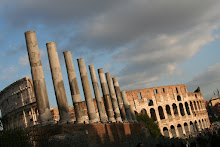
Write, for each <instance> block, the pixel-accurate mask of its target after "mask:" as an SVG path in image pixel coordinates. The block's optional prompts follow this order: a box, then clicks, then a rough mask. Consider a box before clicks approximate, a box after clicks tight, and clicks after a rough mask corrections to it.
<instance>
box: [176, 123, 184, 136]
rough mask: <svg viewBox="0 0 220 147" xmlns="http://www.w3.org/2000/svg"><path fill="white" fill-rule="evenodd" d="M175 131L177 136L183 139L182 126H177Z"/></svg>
mask: <svg viewBox="0 0 220 147" xmlns="http://www.w3.org/2000/svg"><path fill="white" fill-rule="evenodd" d="M177 130H178V132H179V135H180V136H179V137H184V135H183V128H182V126H181V125H180V124H178V125H177Z"/></svg>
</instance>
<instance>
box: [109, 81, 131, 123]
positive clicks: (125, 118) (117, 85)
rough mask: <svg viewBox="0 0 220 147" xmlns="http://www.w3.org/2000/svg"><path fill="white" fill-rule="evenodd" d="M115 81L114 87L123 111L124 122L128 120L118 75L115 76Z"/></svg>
mask: <svg viewBox="0 0 220 147" xmlns="http://www.w3.org/2000/svg"><path fill="white" fill-rule="evenodd" d="M112 79H113V83H114V87H115V93H116V96H117V100H118V105H119V110H120V113H121V118H122V120H123V121H124V122H127V121H128V120H127V117H126V113H125V107H124V104H123V100H122V96H121V91H120V88H119V83H118V78H117V77H113V78H112Z"/></svg>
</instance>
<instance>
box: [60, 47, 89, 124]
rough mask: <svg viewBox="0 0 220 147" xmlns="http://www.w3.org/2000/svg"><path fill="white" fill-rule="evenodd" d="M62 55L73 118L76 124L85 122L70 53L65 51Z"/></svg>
mask: <svg viewBox="0 0 220 147" xmlns="http://www.w3.org/2000/svg"><path fill="white" fill-rule="evenodd" d="M63 54H64V58H65V62H66V69H67V74H68V79H69V85H70V92H71V95H72V100H73V105H74V110H75V116H76V123H83V122H84V121H85V118H84V115H83V107H82V102H81V96H80V92H79V86H78V82H77V78H76V73H75V68H74V64H73V59H72V55H71V51H65V52H63Z"/></svg>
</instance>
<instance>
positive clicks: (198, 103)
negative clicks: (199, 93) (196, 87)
mask: <svg viewBox="0 0 220 147" xmlns="http://www.w3.org/2000/svg"><path fill="white" fill-rule="evenodd" d="M197 104H198V110H201V108H200V105H199V102H198V101H197Z"/></svg>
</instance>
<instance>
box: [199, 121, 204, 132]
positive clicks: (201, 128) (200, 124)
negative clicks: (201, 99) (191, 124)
mask: <svg viewBox="0 0 220 147" xmlns="http://www.w3.org/2000/svg"><path fill="white" fill-rule="evenodd" d="M199 126H200V130H203V127H202V123H201V121H200V120H199Z"/></svg>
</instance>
